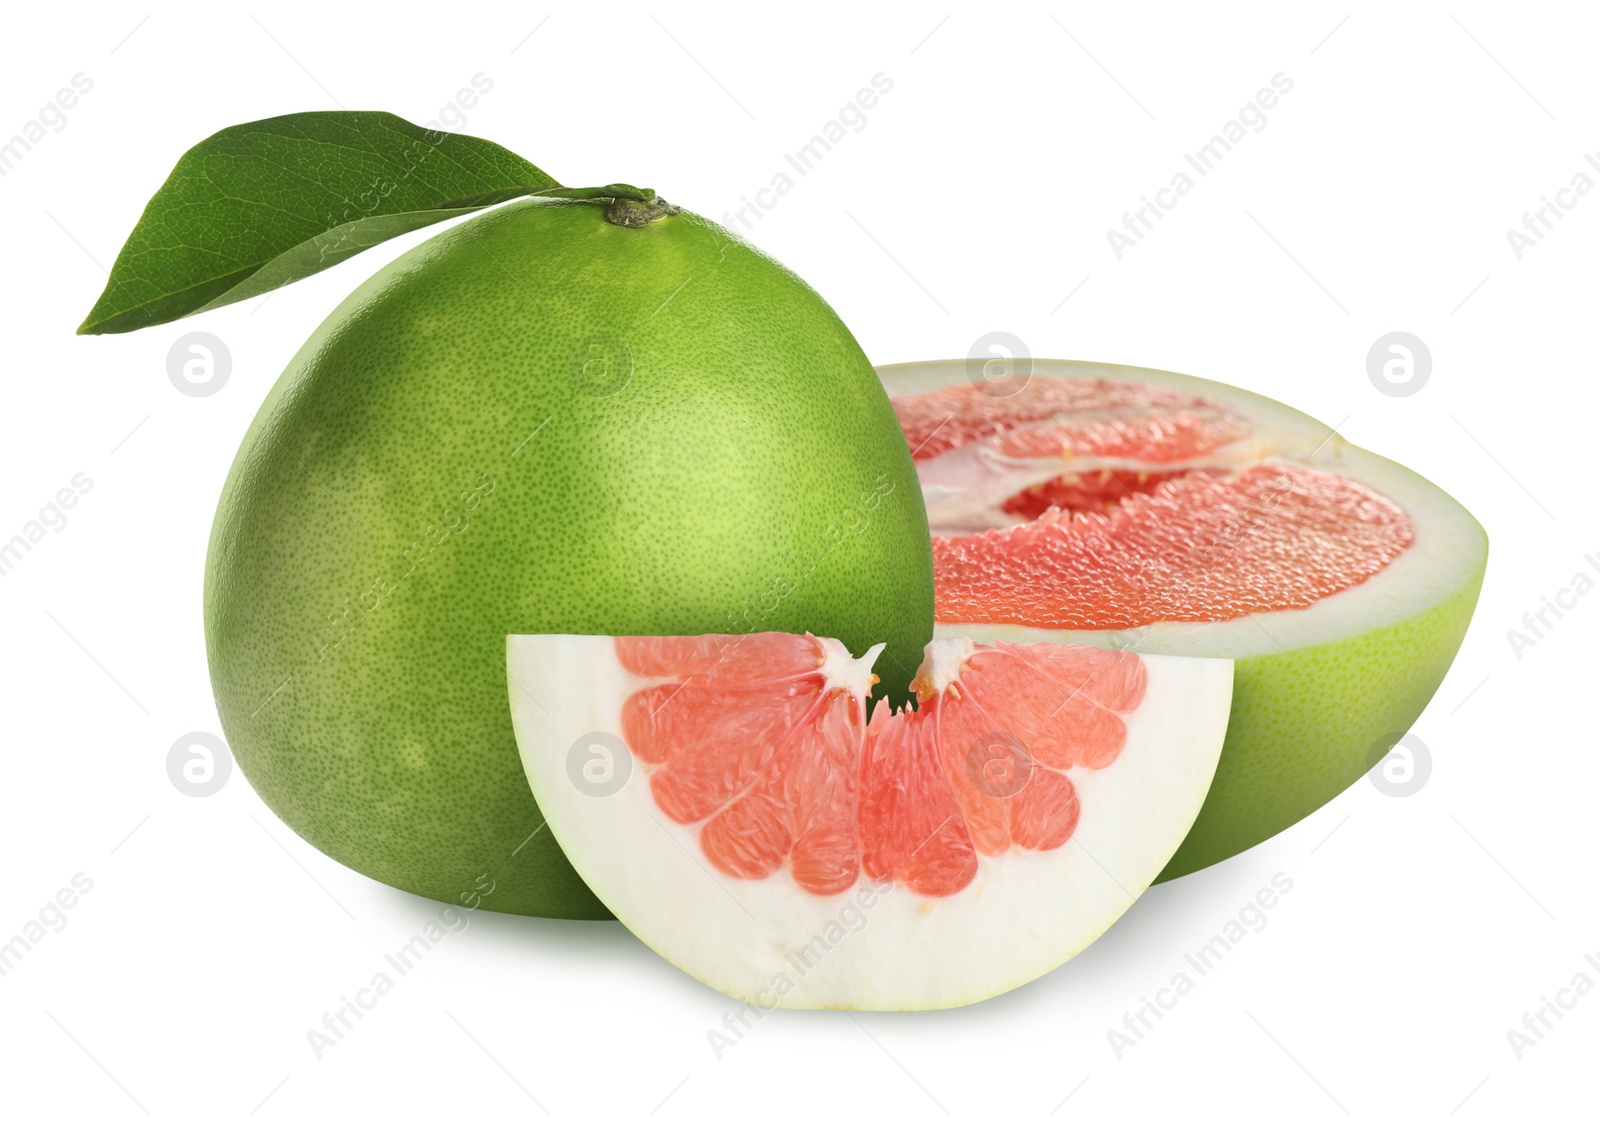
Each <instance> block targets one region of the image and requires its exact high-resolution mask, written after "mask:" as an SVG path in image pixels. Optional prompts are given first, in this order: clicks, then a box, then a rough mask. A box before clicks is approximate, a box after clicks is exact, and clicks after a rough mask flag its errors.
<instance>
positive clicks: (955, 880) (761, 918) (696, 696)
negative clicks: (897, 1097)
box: [506, 632, 1233, 1009]
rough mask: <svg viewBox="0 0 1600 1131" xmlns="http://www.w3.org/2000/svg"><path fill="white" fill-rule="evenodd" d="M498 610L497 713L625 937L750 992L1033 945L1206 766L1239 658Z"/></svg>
mask: <svg viewBox="0 0 1600 1131" xmlns="http://www.w3.org/2000/svg"><path fill="white" fill-rule="evenodd" d="M879 650H880V649H879V648H873V649H871V650H870V651H868V652H867V653H866V654H865V655H864V656H861V657H859V658H858V657H855V656H852V655H851V654H850V651H849V650H848V649H847V648H845V646H844V645H842V644H840V643H839V642H838V641H836V640H831V639H819V638H817V637H814V636H809V635H806V636H797V635H788V634H783V633H771V632H768V633H754V634H750V635H743V636H680V637H609V636H512V637H509V638H508V641H507V652H506V655H507V665H506V666H507V671H508V674H509V680H508V687H509V690H510V696H511V715H512V721H513V723H514V726H515V729H516V734H517V742H518V746H519V747H520V749H521V751H522V759H523V767H524V769H525V770H526V771H527V775H528V781H529V783H530V784H531V785H532V787H533V793H534V797H535V798H536V800H537V801H538V803H539V808H540V811H541V812H543V813H544V815H545V817H546V818H547V819H548V821H549V824H550V832H552V833H553V834H554V835H555V838H556V840H557V841H558V842H559V843H560V845H561V848H562V850H563V851H564V852H565V853H566V855H567V858H568V859H569V860H571V861H572V864H573V866H574V867H575V868H576V869H577V870H578V874H579V875H580V876H582V877H583V879H584V881H585V882H586V883H587V884H588V885H589V887H590V888H591V889H593V891H594V892H595V894H596V895H598V896H599V897H600V899H601V900H602V901H603V902H604V903H605V904H606V906H607V907H609V908H610V909H611V911H612V913H613V914H615V915H616V916H617V918H618V919H620V920H622V921H623V923H625V924H626V925H627V926H628V927H629V928H630V929H631V930H632V931H633V932H634V933H635V934H636V935H638V936H639V938H641V939H642V940H644V942H645V943H646V944H648V945H649V946H651V947H652V948H654V949H655V950H656V951H657V952H658V953H660V954H661V955H663V956H664V957H666V958H667V959H668V960H670V961H671V962H673V963H674V964H675V965H677V966H679V967H680V968H682V969H683V970H685V971H687V972H688V973H690V974H692V975H693V976H694V977H696V978H699V979H700V980H701V981H703V982H705V983H706V984H708V985H710V986H713V987H715V988H716V989H719V990H721V991H723V992H724V993H727V994H729V995H731V996H733V997H736V998H740V999H742V1000H745V1001H751V1002H755V1003H757V1004H758V1005H760V1006H762V1007H764V1008H773V1007H793V1008H846V1009H934V1008H942V1007H945V1006H954V1005H962V1004H966V1003H969V1002H974V1001H979V1000H981V999H984V998H987V997H991V996H993V995H995V994H998V993H1002V992H1004V991H1006V990H1009V989H1012V988H1013V987H1015V986H1018V985H1021V984H1022V983H1024V982H1027V981H1029V980H1030V979H1033V978H1036V977H1038V976H1039V975H1041V974H1043V973H1045V972H1047V971H1049V970H1051V969H1054V968H1055V967H1056V966H1058V965H1060V964H1061V963H1062V962H1065V961H1066V960H1067V959H1068V958H1071V957H1072V956H1073V955H1074V954H1076V953H1077V952H1078V951H1080V950H1082V949H1083V948H1084V947H1085V946H1087V945H1088V944H1089V943H1090V942H1092V941H1094V939H1095V938H1097V937H1098V936H1099V935H1100V934H1101V933H1102V932H1103V931H1104V930H1105V929H1106V928H1107V927H1109V926H1110V925H1111V924H1112V923H1113V922H1115V921H1116V919H1117V917H1118V916H1120V915H1121V914H1122V913H1123V912H1124V911H1126V910H1127V909H1128V908H1129V907H1130V906H1131V905H1132V904H1133V902H1134V900H1136V899H1137V898H1138V896H1139V894H1140V893H1141V892H1143V891H1144V890H1145V888H1146V887H1147V886H1148V885H1149V884H1150V882H1151V881H1152V880H1153V879H1154V878H1155V876H1156V874H1157V873H1158V872H1159V871H1160V870H1161V868H1162V866H1163V865H1164V864H1165V863H1166V862H1167V860H1168V859H1169V857H1170V856H1171V855H1172V852H1173V851H1174V850H1175V849H1176V848H1177V847H1178V844H1179V842H1181V841H1182V839H1183V837H1184V834H1185V833H1187V832H1188V830H1189V827H1190V825H1191V823H1192V822H1193V820H1194V817H1195V814H1196V813H1197V812H1199V809H1200V805H1201V802H1202V800H1203V799H1204V797H1205V794H1206V790H1207V788H1208V787H1209V786H1210V783H1211V778H1212V774H1213V772H1214V771H1215V768H1216V762H1217V757H1218V753H1219V751H1220V749H1221V745H1222V738H1223V734H1224V732H1225V730H1226V727H1227V717H1228V708H1229V702H1230V700H1231V697H1232V681H1233V665H1232V663H1231V662H1230V661H1227V660H1196V659H1187V658H1177V657H1167V656H1148V657H1141V656H1137V655H1135V654H1133V653H1131V652H1118V651H1112V650H1106V649H1099V648H1087V647H1083V646H1080V645H1071V644H1056V643H1023V644H1013V643H1004V642H1002V643H995V644H992V645H980V644H975V643H973V642H972V641H969V640H960V639H944V640H936V641H934V642H933V643H932V644H930V645H929V646H928V649H927V652H926V655H925V658H924V660H923V663H922V666H921V667H920V669H919V670H918V672H917V673H916V676H915V679H914V680H913V681H912V688H913V690H915V691H916V693H917V697H918V703H919V707H918V709H917V710H916V711H914V712H913V711H911V710H909V709H908V710H906V711H903V712H901V713H899V714H893V715H891V714H890V712H889V709H888V706H887V704H885V703H882V702H881V701H880V703H879V705H878V709H877V710H876V712H875V713H873V715H872V718H871V722H870V724H869V723H868V721H867V710H866V707H867V698H868V694H869V689H870V688H871V685H872V684H873V683H874V682H875V677H874V676H873V675H872V664H873V661H874V660H875V659H876V657H877V655H878V652H879Z"/></svg>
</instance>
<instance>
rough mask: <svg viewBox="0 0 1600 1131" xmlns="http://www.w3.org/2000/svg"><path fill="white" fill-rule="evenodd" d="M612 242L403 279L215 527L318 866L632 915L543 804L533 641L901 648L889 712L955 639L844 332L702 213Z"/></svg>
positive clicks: (584, 232) (239, 482) (468, 251)
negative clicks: (735, 640)
mask: <svg viewBox="0 0 1600 1131" xmlns="http://www.w3.org/2000/svg"><path fill="white" fill-rule="evenodd" d="M603 217H604V207H603V205H599V204H593V203H572V202H558V201H552V200H542V199H535V200H529V201H522V202H518V203H514V204H509V205H506V206H504V207H502V208H499V209H496V210H495V211H493V212H489V213H486V214H484V215H482V216H479V217H476V218H474V219H472V220H470V221H468V222H466V223H464V224H462V225H460V226H458V227H455V228H453V229H451V230H449V231H447V232H445V233H443V234H441V235H439V236H437V237H435V238H434V239H432V240H430V241H428V242H426V243H424V244H422V245H420V246H418V247H416V248H414V249H412V250H411V251H409V252H407V253H406V254H404V255H402V256H401V257H399V258H398V259H396V260H395V261H394V262H393V263H391V264H389V265H388V266H386V267H384V268H383V269H382V270H380V271H379V272H378V273H377V274H376V275H374V276H373V277H372V278H371V279H369V280H368V281H367V282H365V283H364V284H362V285H361V286H360V287H359V288H357V290H356V291H355V292H354V293H353V294H351V295H350V297H349V298H347V299H346V300H345V301H344V303H342V304H341V305H340V306H339V308H338V309H336V310H335V311H334V312H333V313H332V314H330V315H329V317H328V318H327V320H326V321H325V322H324V323H323V324H322V326H321V327H320V328H319V329H318V330H317V331H316V332H315V333H314V334H313V335H312V336H311V338H310V339H309V340H308V341H307V342H306V344H305V345H304V346H303V347H302V348H301V350H300V351H299V353H298V354H297V355H296V356H295V358H294V359H293V360H292V361H291V362H290V364H289V366H288V368H287V369H286V370H285V373H284V375H283V376H282V377H281V378H280V379H279V381H278V383H277V384H276V385H275V386H274V388H273V390H272V391H271V393H270V394H269V396H268V397H267V399H266V402H265V403H264V404H263V406H262V408H261V410H260V411H259V412H258V414H257V416H256V418H255V420H254V422H253V423H252V424H251V427H250V429H249V432H248V433H247V435H246V437H245V439H244V442H243V443H242V445H241V447H240V450H239V454H238V456H237V457H236V459H235V462H234V464H233V467H232V469H231V470H230V472H229V475H228V479H227V482H226V484H225V486H224V488H223V491H222V497H221V500H220V502H219V504H218V509H217V516H216V521H215V524H214V526H213V529H212V537H211V543H210V549H209V555H208V561H207V569H206V590H205V621H206V640H207V652H208V657H209V661H210V668H211V676H212V683H213V688H214V691H215V695H216V700H217V705H218V710H219V713H220V715H221V718H222V724H223V729H224V731H225V733H226V735H227V737H228V741H229V744H230V746H231V748H232V750H233V753H234V755H235V757H236V758H237V760H238V762H239V765H240V767H241V768H242V769H243V770H244V772H245V774H246V775H247V777H248V778H249V780H250V782H251V784H252V785H253V786H254V787H255V789H256V791H257V792H258V793H259V794H260V795H261V797H262V798H263V800H265V801H266V803H267V804H268V805H269V806H270V807H271V808H272V809H273V811H274V812H275V813H277V814H278V816H279V817H281V818H282V819H283V820H284V822H285V823H287V824H288V825H289V826H290V827H291V828H293V829H294V830H295V831H296V832H297V833H299V834H300V835H301V836H302V837H304V838H305V839H306V840H307V841H309V842H310V843H311V844H313V845H314V846H316V847H317V848H319V849H321V850H322V851H323V852H325V853H327V854H328V855H329V856H331V857H333V858H334V859H335V860H338V861H340V862H341V863H344V864H346V865H347V866H349V867H351V868H353V869H355V870H356V871H359V872H362V873H364V874H366V875H368V876H371V877H373V878H375V879H378V880H381V881H383V882H384V883H387V884H391V885H393V886H395V887H398V888H401V889H404V890H406V891H410V892H413V893H416V894H418V895H422V896H425V897H428V898H430V899H439V900H444V901H447V902H451V903H465V904H468V905H470V906H475V907H483V908H486V909H489V910H496V911H510V912H518V913H523V914H534V915H545V916H552V917H562V918H604V917H608V913H607V912H606V910H605V908H604V907H603V906H602V905H601V903H600V902H599V901H598V900H597V899H595V897H594V896H593V895H592V894H591V893H590V892H589V891H588V889H587V888H586V887H585V886H584V884H583V883H582V881H581V880H580V879H579V878H578V876H577V875H576V873H575V872H573V870H572V868H571V866H570V865H569V864H568V863H567V861H566V859H565V857H564V856H563V855H562V853H561V851H560V849H559V847H558V846H557V845H556V843H555V841H554V840H553V838H552V837H551V836H550V834H549V832H548V831H547V830H544V829H543V818H542V817H541V815H540V813H539V811H538V809H537V808H536V806H535V805H534V802H533V799H532V797H531V795H530V793H529V790H528V787H527V783H526V781H525V779H524V777H523V773H522V768H521V764H520V759H519V757H518V754H517V747H516V742H515V738H514V735H513V733H512V727H511V720H510V717H509V714H508V712H507V709H506V699H505V678H506V677H505V670H504V639H505V637H506V636H507V635H508V634H510V633H519V632H521V633H540V632H588V633H605V634H640V635H658V634H691V633H701V632H719V631H720V632H728V631H754V630H758V629H774V630H786V631H804V630H811V631H816V632H819V633H827V634H829V635H833V636H837V637H839V638H841V639H843V640H845V641H847V642H849V644H850V645H851V646H852V647H854V648H856V649H858V650H864V649H865V648H867V647H869V646H870V645H872V644H874V643H877V642H879V641H887V642H888V644H889V648H888V650H887V653H886V655H885V657H884V658H883V659H881V660H880V666H879V669H878V670H879V674H880V676H881V677H882V679H883V681H884V684H885V685H886V686H888V687H903V686H904V685H905V684H906V683H908V682H909V679H910V674H911V673H912V672H914V671H915V669H916V666H917V663H918V661H919V660H920V657H921V654H922V647H923V645H924V643H925V642H926V641H927V639H928V637H929V636H930V635H931V628H932V592H933V586H932V563H931V558H930V553H929V540H928V531H927V521H926V515H925V513H924V511H923V508H922V505H921V498H920V494H919V492H918V489H917V482H916V477H915V471H914V468H913V467H912V463H911V458H910V453H909V452H908V450H907V448H906V444H905V441H904V438H903V437H902V435H901V433H900V430H899V427H898V424H897V423H896V421H895V418H894V415H893V412H892V410H891V409H890V406H889V404H888V401H887V398H886V397H885V396H884V394H883V391H882V389H881V387H880V386H879V385H878V383H877V381H876V380H875V379H874V377H873V374H872V370H871V367H870V365H869V363H868V362H867V360H866V357H865V356H864V355H863V354H862V352H861V349H860V347H859V346H858V345H857V344H856V342H855V339H854V338H853V337H852V336H851V335H850V333H849V331H848V330H847V329H846V328H845V326H844V325H843V323H841V322H840V321H839V319H838V317H837V316H836V315H835V314H834V312H833V311H832V310H831V309H830V308H829V307H828V306H827V304H826V303H825V302H824V301H823V300H822V299H821V297H820V296H818V295H817V294H816V292H814V291H812V290H811V289H810V288H809V287H807V286H806V285H805V283H804V282H802V281H801V280H800V279H798V278H797V277H795V276H794V275H793V274H791V273H790V272H788V271H787V270H786V269H784V268H783V267H782V266H781V265H779V264H777V263H776V262H774V261H773V260H771V259H768V258H767V257H765V256H763V255H762V254H761V253H760V252H759V251H756V250H755V249H754V248H751V247H750V246H749V245H747V244H744V243H742V242H740V241H739V240H737V239H736V238H735V237H733V236H732V235H730V234H729V233H727V232H726V231H724V230H723V229H721V228H719V227H717V226H716V225H714V224H711V223H709V222H708V221H705V220H703V219H701V218H700V217H698V216H695V215H693V214H692V213H688V212H680V213H678V214H676V215H673V216H669V217H666V218H664V219H661V220H659V221H657V222H655V223H653V224H650V225H649V226H647V227H644V228H637V229H625V228H622V227H619V226H617V225H614V224H610V223H607V222H606V221H605V220H604V218H603ZM595 342H599V343H600V344H601V346H602V351H601V352H602V353H604V354H609V355H610V362H608V363H607V364H608V365H609V368H607V367H605V366H590V368H589V369H588V370H585V369H584V364H585V362H586V361H588V360H590V359H592V357H594V356H595V355H594V354H593V353H592V352H591V351H590V350H589V348H588V347H589V346H590V345H592V344H594V343H595ZM618 358H621V359H623V361H630V359H631V376H630V377H629V379H628V380H627V381H626V383H625V384H621V386H620V387H617V388H612V387H611V386H612V385H614V384H618V383H619V381H620V374H621V372H622V369H623V366H622V364H620V363H619V362H618ZM613 378H616V380H613ZM594 393H604V394H607V395H601V396H597V395H591V394H594ZM902 669H903V672H904V674H902Z"/></svg>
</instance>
